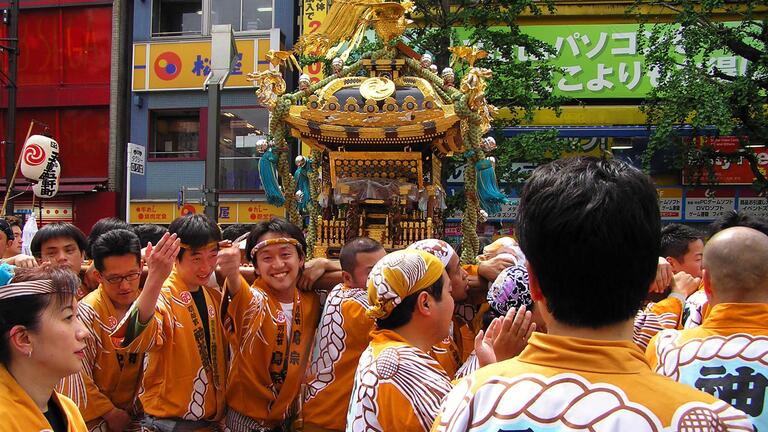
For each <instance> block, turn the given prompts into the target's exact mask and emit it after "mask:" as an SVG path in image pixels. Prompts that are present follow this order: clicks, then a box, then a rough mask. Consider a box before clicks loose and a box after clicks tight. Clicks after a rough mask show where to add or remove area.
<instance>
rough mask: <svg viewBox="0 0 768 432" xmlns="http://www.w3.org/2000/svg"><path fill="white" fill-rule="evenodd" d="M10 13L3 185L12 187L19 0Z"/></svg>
mask: <svg viewBox="0 0 768 432" xmlns="http://www.w3.org/2000/svg"><path fill="white" fill-rule="evenodd" d="M9 3H10V13H9V12H8V11H6V13H5V14H4V15H5V16H6V17H8V20H9V21H10V29H9V30H10V31H9V34H8V36H9V37H8V38H7V39H5V40H3V42H4V43H3V44H2V48H3V49H4V50H6V51H7V52H8V74H7V75H5V74H4V75H5V79H6V80H7V81H8V110H7V111H6V117H5V186H6V188H9V187H12V186H11V183H12V179H13V172H14V171H15V168H16V91H17V87H16V78H17V69H18V67H17V64H18V62H17V57H18V55H19V0H9ZM3 211H4V213H5V214H6V215H12V214H13V194H12V193H11V195H10V198H9V199H8V202H7V203H6V205H5V208H4V209H3Z"/></svg>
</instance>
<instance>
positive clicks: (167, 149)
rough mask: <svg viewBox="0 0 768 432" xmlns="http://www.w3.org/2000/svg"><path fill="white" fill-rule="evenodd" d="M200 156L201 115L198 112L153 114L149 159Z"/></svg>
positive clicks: (157, 112)
mask: <svg viewBox="0 0 768 432" xmlns="http://www.w3.org/2000/svg"><path fill="white" fill-rule="evenodd" d="M199 156H200V113H199V111H197V110H178V111H155V112H153V113H152V140H151V143H150V147H149V157H150V158H157V159H174V158H197V157H199Z"/></svg>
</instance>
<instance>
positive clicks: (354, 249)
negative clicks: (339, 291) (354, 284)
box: [339, 237, 384, 273]
mask: <svg viewBox="0 0 768 432" xmlns="http://www.w3.org/2000/svg"><path fill="white" fill-rule="evenodd" d="M382 249H384V246H382V245H381V243H379V242H377V241H376V240H374V239H372V238H368V237H357V238H353V239H352V240H350V241H348V242H347V243H345V244H344V247H342V248H341V252H339V264H341V269H342V270H343V271H345V272H347V273H352V272H354V271H355V267H356V266H357V254H359V253H369V252H377V251H380V250H382Z"/></svg>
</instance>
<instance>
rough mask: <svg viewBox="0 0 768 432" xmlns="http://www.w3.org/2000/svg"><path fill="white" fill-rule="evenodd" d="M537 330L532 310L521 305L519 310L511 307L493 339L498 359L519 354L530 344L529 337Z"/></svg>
mask: <svg viewBox="0 0 768 432" xmlns="http://www.w3.org/2000/svg"><path fill="white" fill-rule="evenodd" d="M535 330H536V323H534V322H533V319H532V318H531V311H529V310H526V307H525V306H521V307H520V309H518V310H517V311H516V310H515V308H510V309H509V311H507V314H506V315H505V316H504V318H501V325H500V328H499V329H498V331H497V333H496V335H495V337H494V339H493V351H494V352H495V353H496V359H497V360H498V361H502V360H506V359H510V358H512V357H515V356H517V355H518V354H520V353H521V352H522V351H523V348H525V346H526V345H528V339H529V338H530V337H531V334H533V332H534V331H535Z"/></svg>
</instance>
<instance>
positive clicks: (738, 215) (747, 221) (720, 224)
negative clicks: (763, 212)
mask: <svg viewBox="0 0 768 432" xmlns="http://www.w3.org/2000/svg"><path fill="white" fill-rule="evenodd" d="M737 226H740V227H748V228H752V229H756V230H758V231H760V232H761V233H763V234H765V235H768V219H765V218H763V217H759V216H754V215H750V214H747V213H743V212H740V211H731V212H728V213H727V214H725V215H723V216H721V217H719V218H718V219H717V220H715V221H714V222H712V224H711V225H709V236H710V237H712V236H713V235H715V234H717V233H719V232H720V231H722V230H724V229H727V228H731V227H737Z"/></svg>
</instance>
